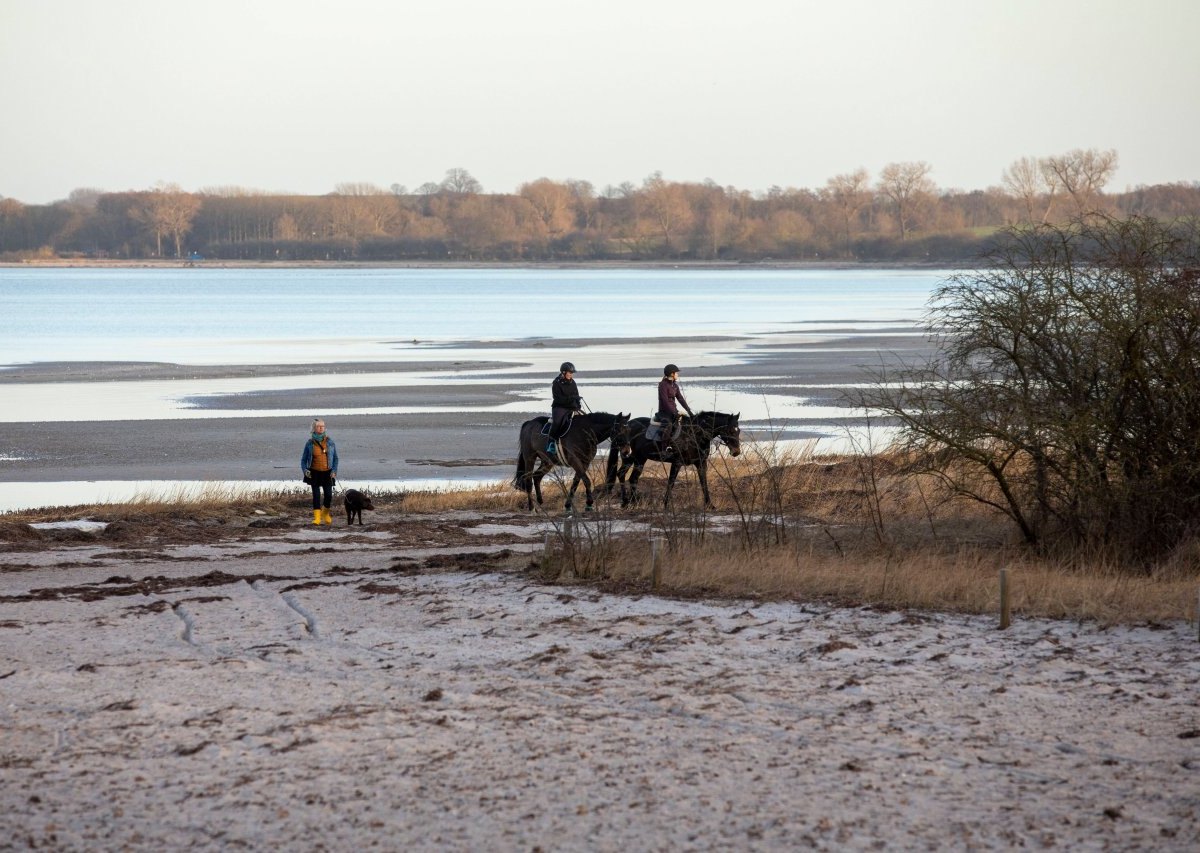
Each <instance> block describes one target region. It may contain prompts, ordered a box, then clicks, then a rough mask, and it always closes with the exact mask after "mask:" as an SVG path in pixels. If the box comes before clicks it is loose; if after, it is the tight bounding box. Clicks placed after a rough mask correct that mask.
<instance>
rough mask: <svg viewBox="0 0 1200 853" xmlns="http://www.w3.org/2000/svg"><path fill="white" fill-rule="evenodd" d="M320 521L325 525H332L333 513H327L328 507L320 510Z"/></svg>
mask: <svg viewBox="0 0 1200 853" xmlns="http://www.w3.org/2000/svg"><path fill="white" fill-rule="evenodd" d="M321 520H322V521H324V522H325V523H326V524H333V513H332V512H330V511H329V507H325V509H323V510H321Z"/></svg>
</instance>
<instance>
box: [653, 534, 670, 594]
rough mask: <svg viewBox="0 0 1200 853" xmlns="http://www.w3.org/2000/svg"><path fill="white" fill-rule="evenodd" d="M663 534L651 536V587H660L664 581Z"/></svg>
mask: <svg viewBox="0 0 1200 853" xmlns="http://www.w3.org/2000/svg"><path fill="white" fill-rule="evenodd" d="M665 541H666V540H664V539H663V538H662V537H661V536H651V537H650V587H651V589H658V587H659V584H661V583H662V560H663V544H664V542H665Z"/></svg>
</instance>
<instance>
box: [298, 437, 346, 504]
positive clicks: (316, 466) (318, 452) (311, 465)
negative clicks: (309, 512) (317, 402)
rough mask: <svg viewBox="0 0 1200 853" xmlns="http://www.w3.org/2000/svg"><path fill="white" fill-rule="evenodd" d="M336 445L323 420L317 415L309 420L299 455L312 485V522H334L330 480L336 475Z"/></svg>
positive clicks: (302, 469)
mask: <svg viewBox="0 0 1200 853" xmlns="http://www.w3.org/2000/svg"><path fill="white" fill-rule="evenodd" d="M337 468H338V455H337V445H336V444H334V443H333V439H332V438H330V437H329V434H328V433H326V432H325V421H323V420H321V419H320V418H316V419H314V420H313V422H312V433H311V435H309V437H308V441H306V442H305V443H304V453H302V454H301V455H300V470H301V471H302V472H303V473H304V482H306V483H308V484H309V485H310V486H312V505H313V522H312V523H313V524H320V523H321V522H322V521H323V522H325V523H326V524H333V513H332V512H330V510H329V507H330V506H331V505H332V504H333V481H334V480H336V479H337Z"/></svg>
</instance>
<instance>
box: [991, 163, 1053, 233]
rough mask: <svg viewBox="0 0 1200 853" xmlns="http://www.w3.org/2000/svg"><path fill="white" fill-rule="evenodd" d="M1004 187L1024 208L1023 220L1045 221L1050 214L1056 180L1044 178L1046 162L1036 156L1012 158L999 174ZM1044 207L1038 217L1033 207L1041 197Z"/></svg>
mask: <svg viewBox="0 0 1200 853" xmlns="http://www.w3.org/2000/svg"><path fill="white" fill-rule="evenodd" d="M1001 183H1002V184H1003V185H1004V188H1005V189H1006V190H1007V191H1008V192H1009V193H1011V194H1012V195H1014V196H1016V197H1017V199H1019V200H1020V202H1021V205H1022V206H1023V207H1024V208H1025V218H1024V221H1025V222H1039V221H1040V222H1045V221H1046V218H1047V217H1048V216H1049V215H1050V205H1051V204H1052V202H1053V198H1054V191H1055V189H1056V188H1057V185H1058V184H1057V181H1054V182H1051V181H1048V180H1047V179H1046V163H1045V161H1044V160H1039V159H1037V158H1036V157H1022V158H1021V159H1019V160H1014V161H1013V162H1012V163H1011V164H1010V165H1009V167H1008V168H1007V169H1005V170H1004V174H1003V175H1002V176H1001ZM1044 197H1045V198H1046V207H1045V209H1044V210H1043V211H1042V215H1041V216H1040V217H1039V216H1037V215H1036V214H1035V213H1034V209H1035V208H1036V207H1037V206H1038V205H1039V202H1041V200H1042V199H1043V198H1044Z"/></svg>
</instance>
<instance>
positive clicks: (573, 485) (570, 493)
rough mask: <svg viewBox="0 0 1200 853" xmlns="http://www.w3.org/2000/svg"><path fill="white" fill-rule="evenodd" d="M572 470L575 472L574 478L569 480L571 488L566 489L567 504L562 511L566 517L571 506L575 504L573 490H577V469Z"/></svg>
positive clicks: (569, 512)
mask: <svg viewBox="0 0 1200 853" xmlns="http://www.w3.org/2000/svg"><path fill="white" fill-rule="evenodd" d="M572 470H573V471H575V476H574V477H572V478H571V488H569V489H567V503H566V505H565V506H564V507H563V511H564V512H565V513H566V514H567V515H570V514H571V504H573V503H574V502H575V490H576V489H577V488H579V471H578V470H577V469H572Z"/></svg>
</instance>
